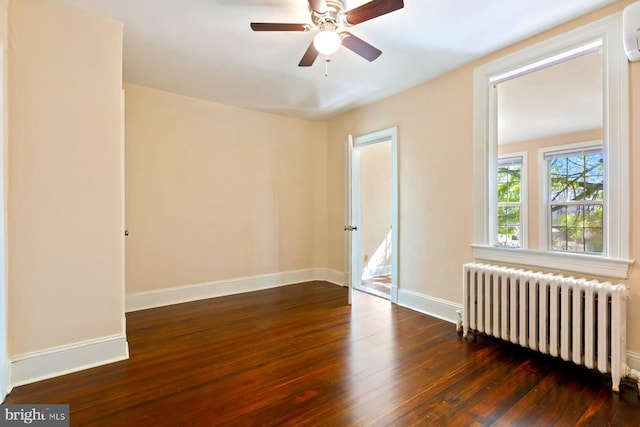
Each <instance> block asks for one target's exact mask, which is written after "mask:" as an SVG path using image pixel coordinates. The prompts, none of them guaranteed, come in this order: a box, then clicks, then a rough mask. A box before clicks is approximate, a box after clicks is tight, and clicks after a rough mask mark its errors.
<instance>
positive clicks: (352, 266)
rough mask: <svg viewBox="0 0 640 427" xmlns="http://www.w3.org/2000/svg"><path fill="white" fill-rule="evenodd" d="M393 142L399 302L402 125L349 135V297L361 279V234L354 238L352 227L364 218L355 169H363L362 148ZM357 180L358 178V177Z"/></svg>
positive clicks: (394, 282)
mask: <svg viewBox="0 0 640 427" xmlns="http://www.w3.org/2000/svg"><path fill="white" fill-rule="evenodd" d="M387 141H390V142H391V295H390V301H391V302H392V303H397V302H398V271H399V268H398V267H399V266H398V259H399V256H398V250H399V248H398V246H399V245H398V235H399V227H398V127H397V126H396V127H391V128H387V129H382V130H378V131H375V132H371V133H367V134H364V135H360V136H357V137H355V138H353V137H352V136H351V135H349V138H348V141H347V146H346V151H347V153H346V160H347V161H346V178H347V179H346V181H347V185H346V187H347V190H346V194H345V196H346V197H345V199H346V200H345V202H346V209H345V213H346V222H345V224H347V226H346V227H345V230H346V238H345V242H346V248H347V251H346V254H345V256H346V260H345V263H346V266H347V283H348V286H349V301H351V294H352V292H353V289H355V288H356V285H355V284H356V281H357V280H361V279H360V275H359V274H354V273H356V272H360V271H361V268H360V259H361V253H360V249H361V248H360V246H361V245H360V244H359V242H360V240H361V239H359V238H355V239H354V238H353V235H352V233H354V232H355V233H357V232H358V230H357V229H356V230H351V228H352V227H358V226H359V221H360V216H361V215H360V214H361V212H360V207H359V203H354V202H355V201H356V200H357V201H359V200H360V199H359V196H360V191H359V188H358V189H356V188H354V182H358V183H359V178H356V179H354V175H355V172H357V171H359V162H360V157H359V153H358V150H357V149H358V148H361V147H364V146H367V145H372V144H377V143H380V142H387ZM356 180H357V181H356Z"/></svg>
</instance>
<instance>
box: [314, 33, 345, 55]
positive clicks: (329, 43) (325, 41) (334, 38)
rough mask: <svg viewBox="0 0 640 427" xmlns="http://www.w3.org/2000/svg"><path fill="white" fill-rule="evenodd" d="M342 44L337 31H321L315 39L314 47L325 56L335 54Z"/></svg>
mask: <svg viewBox="0 0 640 427" xmlns="http://www.w3.org/2000/svg"><path fill="white" fill-rule="evenodd" d="M341 44H342V41H341V39H340V35H339V34H338V33H336V32H335V31H321V32H319V33H318V34H317V35H316V36H315V38H314V39H313V46H314V47H315V48H316V50H317V51H318V52H320V53H321V54H323V55H327V56H328V55H331V54H333V53H335V52H336V51H337V50H338V49H339V48H340V45H341Z"/></svg>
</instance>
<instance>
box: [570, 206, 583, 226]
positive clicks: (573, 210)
mask: <svg viewBox="0 0 640 427" xmlns="http://www.w3.org/2000/svg"><path fill="white" fill-rule="evenodd" d="M582 209H583V208H582V206H568V207H567V226H569V227H580V228H582V227H584V212H583V210H582Z"/></svg>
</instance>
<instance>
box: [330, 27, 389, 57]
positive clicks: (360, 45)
mask: <svg viewBox="0 0 640 427" xmlns="http://www.w3.org/2000/svg"><path fill="white" fill-rule="evenodd" d="M340 34H341V35H346V37H344V38H343V39H342V45H343V46H344V47H346V48H347V49H349V50H352V51H353V52H355V53H357V54H358V55H360V56H362V57H363V58H364V59H366V60H367V61H369V62H371V61H374V60H375V59H377V58H378V57H379V56H380V55H382V51H381V50H380V49H378V48H376V47H373V46H371V45H370V44H369V43H367V42H366V41H364V40H362V39H361V38H358V37H356V36H354V35H353V34H351V33H348V32H346V31H345V32H342V33H340Z"/></svg>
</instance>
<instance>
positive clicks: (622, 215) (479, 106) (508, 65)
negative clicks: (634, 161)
mask: <svg viewBox="0 0 640 427" xmlns="http://www.w3.org/2000/svg"><path fill="white" fill-rule="evenodd" d="M621 39H622V13H616V14H614V15H611V16H608V17H606V18H603V19H600V20H598V21H595V22H593V23H591V24H588V25H585V26H583V27H580V28H577V29H574V30H571V31H569V32H567V33H564V34H562V35H559V36H556V37H553V38H551V39H548V40H546V41H543V42H541V43H538V44H536V45H533V46H529V47H526V48H523V49H521V50H519V51H516V52H514V53H511V54H509V55H507V56H505V57H502V58H500V59H497V60H494V61H491V62H489V63H487V64H484V65H482V66H479V67H477V68H476V69H475V70H474V195H473V207H474V209H473V212H474V214H473V215H474V218H473V220H474V221H473V242H472V244H471V247H472V249H473V255H474V257H475V258H477V259H483V260H490V261H498V262H505V263H513V264H522V265H531V266H536V267H544V268H549V269H559V270H566V271H572V272H580V273H582V274H592V275H596V276H604V277H614V278H622V279H624V278H627V276H628V271H629V266H630V265H631V264H633V260H630V259H628V257H629V186H630V183H629V77H628V73H629V71H628V61H627V58H626V55H625V54H624V49H623V46H622V43H621V42H620V40H621ZM594 42H595V43H600V46H601V49H602V58H603V69H602V72H603V104H604V105H603V151H604V156H605V158H606V159H607V162H608V164H607V166H606V168H605V169H606V171H605V185H606V186H607V188H606V189H605V193H606V194H607V195H608V196H607V200H606V211H607V213H608V215H607V219H606V222H605V229H606V232H605V233H606V242H605V245H606V247H607V255H606V256H600V255H591V254H577V253H562V252H552V251H548V250H529V249H507V248H499V247H494V246H493V244H492V243H493V239H494V238H493V236H494V235H495V236H496V237H497V235H496V234H495V233H493V231H494V230H495V225H494V224H495V219H494V218H497V216H496V214H495V211H496V203H495V202H496V188H497V187H496V174H495V173H492V172H491V171H497V168H496V164H497V157H498V156H497V140H496V134H497V126H496V125H497V114H496V110H497V100H496V99H495V93H494V92H495V89H493V90H492V88H493V86H494V84H495V83H496V81H497V79H498V78H499V77H502V78H506V77H507V76H508V77H509V78H510V76H513V75H516V74H518V73H522V72H525V71H523V70H527V71H526V72H529V71H531V69H528V68H527V67H528V66H530V65H531V64H534V63H540V62H541V61H544V60H545V59H550V58H553V57H554V56H558V55H559V54H562V53H563V52H564V53H569V52H572V51H574V50H576V49H580V47H581V46H587V45H589V44H591V45H593V44H594ZM541 247H542V246H541Z"/></svg>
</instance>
